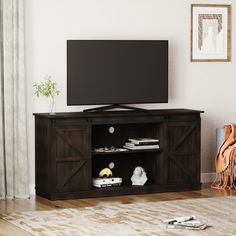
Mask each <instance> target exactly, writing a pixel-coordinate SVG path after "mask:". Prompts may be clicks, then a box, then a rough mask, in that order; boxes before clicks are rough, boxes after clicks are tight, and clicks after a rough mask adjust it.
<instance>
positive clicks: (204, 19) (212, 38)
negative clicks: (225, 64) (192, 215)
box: [191, 4, 231, 62]
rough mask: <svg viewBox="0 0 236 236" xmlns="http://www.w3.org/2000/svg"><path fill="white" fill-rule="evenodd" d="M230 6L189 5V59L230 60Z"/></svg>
mask: <svg viewBox="0 0 236 236" xmlns="http://www.w3.org/2000/svg"><path fill="white" fill-rule="evenodd" d="M230 53H231V6H230V5H215V4H192V5H191V61H193V62H194V61H202V62H204V61H230V60H231V55H230Z"/></svg>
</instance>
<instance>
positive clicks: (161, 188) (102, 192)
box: [36, 183, 201, 200]
mask: <svg viewBox="0 0 236 236" xmlns="http://www.w3.org/2000/svg"><path fill="white" fill-rule="evenodd" d="M200 188H201V184H200V183H195V184H184V185H157V184H147V185H144V186H132V185H122V186H118V187H108V188H95V187H93V188H91V190H85V191H80V192H57V193H50V194H49V195H48V194H44V193H39V192H37V191H36V194H37V195H39V196H42V197H46V198H48V199H50V200H59V199H75V198H92V197H110V196H121V195H138V194H149V193H160V192H172V191H173V192H176V191H190V190H199V189H200Z"/></svg>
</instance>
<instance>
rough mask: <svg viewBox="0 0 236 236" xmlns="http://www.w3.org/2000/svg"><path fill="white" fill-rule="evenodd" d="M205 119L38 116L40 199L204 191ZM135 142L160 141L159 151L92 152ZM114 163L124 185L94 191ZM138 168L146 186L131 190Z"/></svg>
mask: <svg viewBox="0 0 236 236" xmlns="http://www.w3.org/2000/svg"><path fill="white" fill-rule="evenodd" d="M200 113H202V111H197V110H188V109H166V110H145V111H107V112H68V113H57V114H56V115H49V114H46V113H42V114H34V115H35V157H36V160H35V168H36V194H37V195H39V196H42V197H45V198H48V199H50V200H57V199H73V198H87V197H104V196H114V195H125V194H145V193H154V192H166V191H184V190H195V189H199V188H200V187H201V183H200V139H201V118H200ZM109 127H113V128H114V133H110V132H108V129H109ZM134 137H142V138H144V137H148V138H150V137H151V138H156V139H159V144H160V149H151V150H132V151H125V152H124V151H123V152H117V151H114V152H93V151H92V150H93V148H99V147H111V146H114V147H122V146H123V145H124V144H125V142H126V141H127V140H128V138H134ZM110 162H114V164H115V168H114V169H113V170H112V171H113V174H114V176H116V177H121V178H122V179H123V183H122V185H121V186H119V187H108V188H95V187H92V178H94V177H98V173H99V171H100V170H101V169H103V168H105V167H108V164H109V163H110ZM136 166H142V167H144V169H145V171H146V173H147V177H148V181H147V182H146V184H145V185H144V186H132V183H131V181H130V178H131V176H132V174H133V170H134V168H135V167H136Z"/></svg>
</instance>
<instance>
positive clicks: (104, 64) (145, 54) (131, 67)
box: [67, 40, 168, 105]
mask: <svg viewBox="0 0 236 236" xmlns="http://www.w3.org/2000/svg"><path fill="white" fill-rule="evenodd" d="M165 102H168V41H167V40H68V41H67V104H68V105H104V104H136V103H165Z"/></svg>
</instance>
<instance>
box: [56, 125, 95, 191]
mask: <svg viewBox="0 0 236 236" xmlns="http://www.w3.org/2000/svg"><path fill="white" fill-rule="evenodd" d="M54 152H55V161H53V165H55V166H54V168H55V175H54V177H55V179H54V183H55V188H56V189H55V190H56V191H79V190H89V189H90V188H91V140H90V128H89V126H88V125H78V126H75V127H71V126H70V127H60V128H56V129H55V147H54Z"/></svg>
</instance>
